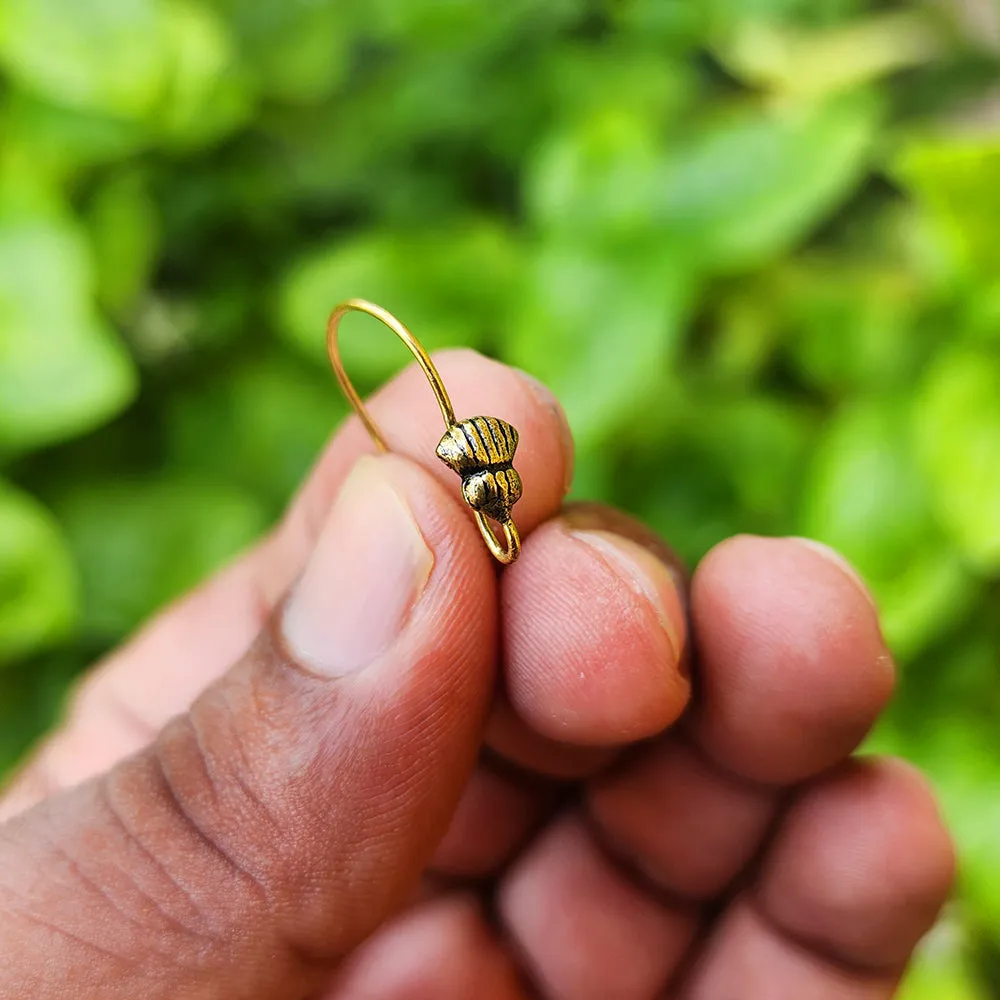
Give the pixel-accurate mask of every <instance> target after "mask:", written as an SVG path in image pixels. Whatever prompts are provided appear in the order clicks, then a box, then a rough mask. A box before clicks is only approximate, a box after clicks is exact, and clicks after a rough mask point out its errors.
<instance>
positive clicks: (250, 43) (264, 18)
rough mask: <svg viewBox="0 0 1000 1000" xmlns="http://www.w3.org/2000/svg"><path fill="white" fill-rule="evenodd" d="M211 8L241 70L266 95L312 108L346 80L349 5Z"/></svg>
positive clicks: (240, 1) (229, 1)
mask: <svg viewBox="0 0 1000 1000" xmlns="http://www.w3.org/2000/svg"><path fill="white" fill-rule="evenodd" d="M216 6H218V7H220V8H222V13H223V16H224V18H225V20H226V23H227V24H229V25H230V26H231V28H232V30H233V32H234V34H235V35H236V38H237V41H238V43H239V47H240V49H241V50H242V52H243V53H244V56H245V59H246V62H247V65H249V66H252V67H253V72H254V76H255V77H256V80H257V83H258V85H259V87H260V89H261V90H262V91H263V92H264V93H265V94H267V96H269V97H272V98H275V99H277V100H279V101H290V102H294V103H302V104H313V103H316V102H319V101H321V100H322V99H323V98H325V97H327V96H329V95H330V94H331V93H332V92H333V91H334V90H335V89H336V88H337V87H338V86H339V85H340V84H341V83H342V82H343V81H344V79H345V78H346V76H347V72H348V70H349V69H350V65H351V54H352V52H351V49H352V44H354V43H355V42H356V34H357V33H356V30H355V26H354V24H353V23H352V21H354V20H357V17H356V16H355V14H356V12H355V10H354V8H353V7H352V5H351V4H345V3H342V2H340V0H310V2H308V3H302V2H298V3H296V2H293V3H246V2H244V0H216ZM362 20H364V19H363V18H362Z"/></svg>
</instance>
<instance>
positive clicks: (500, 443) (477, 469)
mask: <svg viewBox="0 0 1000 1000" xmlns="http://www.w3.org/2000/svg"><path fill="white" fill-rule="evenodd" d="M516 450H517V430H516V428H514V427H512V426H511V425H510V424H508V423H507V421H506V420H501V419H500V418H499V417H470V418H469V419H468V420H460V421H458V422H457V423H454V424H452V425H451V426H450V427H449V428H448V430H447V431H446V432H445V434H444V437H442V438H441V441H440V443H439V444H438V446H437V456H438V458H440V459H441V461H442V462H444V463H445V465H447V466H448V467H449V468H450V469H453V470H454V471H455V472H457V473H458V474H459V475H460V476H461V477H462V496H463V497H464V498H465V502H466V503H467V504H468V505H469V506H470V507H471V508H472V509H473V510H474V511H477V512H479V513H482V514H486V515H487V516H489V517H492V518H493V520H495V521H499V522H500V523H501V524H505V523H506V522H508V521H509V520H510V512H511V508H512V507H513V506H514V504H516V503H517V501H518V500H520V499H521V477H520V476H519V475H518V474H517V470H516V469H515V468H514V466H513V464H512V463H513V461H514V452H515V451H516Z"/></svg>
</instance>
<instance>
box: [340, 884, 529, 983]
mask: <svg viewBox="0 0 1000 1000" xmlns="http://www.w3.org/2000/svg"><path fill="white" fill-rule="evenodd" d="M376 997H377V998H378V1000H469V998H470V997H475V998H476V1000H524V998H525V994H524V991H523V990H522V988H521V985H520V982H519V976H518V972H517V969H516V966H515V965H514V963H513V962H512V961H511V958H510V956H509V955H508V954H507V953H506V951H505V950H504V948H503V947H502V946H501V944H500V942H499V941H498V940H497V939H496V937H495V935H494V934H493V933H492V932H491V931H490V929H489V928H488V927H487V925H486V922H485V920H484V919H483V914H482V912H481V909H480V907H479V905H478V904H477V903H476V901H475V900H474V899H473V898H472V897H470V896H446V897H444V898H440V899H436V900H434V901H432V902H429V903H425V904H423V905H422V906H418V907H416V908H415V909H413V910H409V911H407V912H406V913H405V914H403V915H402V916H400V917H398V918H397V919H396V920H394V921H393V922H392V923H391V924H390V925H389V926H388V927H385V928H383V929H382V930H381V931H380V932H379V933H378V935H377V936H376V937H374V938H373V939H372V940H371V941H370V942H368V943H367V944H365V945H363V946H362V947H361V948H360V949H359V950H358V952H357V954H355V955H352V956H351V958H350V960H349V961H348V962H347V963H346V964H345V968H344V969H343V970H342V971H341V973H340V974H339V975H338V976H337V979H336V981H335V983H333V984H332V985H331V986H330V987H329V989H328V990H326V991H325V992H324V993H323V994H322V1000H374V998H376Z"/></svg>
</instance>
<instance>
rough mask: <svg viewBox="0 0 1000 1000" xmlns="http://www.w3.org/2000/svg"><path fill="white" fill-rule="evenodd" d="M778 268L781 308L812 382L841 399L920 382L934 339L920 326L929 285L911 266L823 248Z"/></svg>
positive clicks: (801, 368) (790, 342) (790, 347)
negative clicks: (827, 252)
mask: <svg viewBox="0 0 1000 1000" xmlns="http://www.w3.org/2000/svg"><path fill="white" fill-rule="evenodd" d="M772 273H773V285H772V290H773V292H774V294H775V296H776V298H777V301H776V302H774V304H773V309H774V311H775V312H777V313H778V315H779V316H781V318H782V319H784V320H785V322H786V323H787V326H788V329H787V351H788V354H789V355H790V357H791V360H792V361H793V363H794V364H795V366H796V369H797V371H798V373H799V374H800V376H801V377H802V379H803V380H804V381H805V382H807V383H808V384H811V385H814V386H816V387H817V388H820V389H822V390H824V391H826V392H828V393H830V394H831V395H833V396H834V397H835V398H836V397H840V396H842V395H844V394H847V393H851V392H859V391H861V392H866V391H873V392H879V391H881V392H884V391H885V390H886V389H887V388H888V387H890V386H896V387H899V388H906V387H908V386H909V385H911V384H912V380H913V378H914V377H915V375H916V374H917V372H918V371H919V367H920V364H921V362H922V361H923V355H924V352H925V350H926V345H925V344H924V340H925V339H927V338H924V337H921V336H920V331H919V328H918V327H917V323H918V319H919V315H920V310H921V308H922V307H924V306H925V301H924V296H923V294H922V291H923V290H922V287H921V284H920V282H919V281H918V279H917V277H916V276H915V275H914V274H912V273H911V272H910V271H909V270H908V269H904V268H902V267H898V266H897V267H890V266H886V264H884V263H882V261H864V260H859V261H857V262H854V261H850V262H848V263H845V262H844V261H843V259H842V258H840V257H839V256H838V257H834V256H833V255H824V256H820V255H816V256H813V257H808V258H806V259H798V260H795V261H792V262H789V263H788V264H785V265H782V266H780V267H779V269H777V270H776V272H772Z"/></svg>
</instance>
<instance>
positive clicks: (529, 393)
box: [0, 351, 572, 817]
mask: <svg viewBox="0 0 1000 1000" xmlns="http://www.w3.org/2000/svg"><path fill="white" fill-rule="evenodd" d="M436 362H437V364H438V367H439V370H440V372H441V375H442V378H443V379H444V382H445V384H446V385H447V386H448V387H449V391H450V392H451V393H452V398H453V401H454V403H455V406H456V407H457V408H458V410H459V412H468V413H471V414H476V413H480V412H485V413H489V414H492V415H496V416H500V417H503V418H504V419H506V420H509V421H510V423H512V424H513V425H514V426H516V427H517V428H518V429H519V431H520V435H521V436H520V443H519V446H518V451H517V456H516V459H515V462H516V466H517V468H518V470H519V472H520V474H521V477H522V480H523V483H524V496H523V498H522V500H521V501H520V502H519V503H518V505H517V507H516V509H515V514H516V519H517V522H518V524H519V526H520V528H521V531H522V533H523V534H525V535H527V534H529V533H530V532H531V530H532V528H533V527H535V526H536V525H537V524H538V523H540V521H541V520H543V519H544V518H545V517H548V516H550V515H551V514H553V513H555V511H556V510H558V507H559V504H560V503H561V500H562V497H563V493H564V491H565V487H566V483H567V480H568V477H569V476H570V475H571V471H572V441H571V439H570V436H569V431H568V428H567V425H566V422H565V417H564V416H563V414H562V411H561V410H560V408H559V405H558V403H557V402H556V401H555V399H554V397H553V396H552V395H551V394H550V393H549V392H548V390H546V389H545V388H544V387H543V386H541V384H540V383H538V382H535V381H534V380H533V379H531V378H529V377H528V376H526V375H524V374H523V373H520V372H517V371H515V370H513V369H510V368H507V367H506V366H504V365H501V364H498V363H497V362H494V361H490V360H488V359H487V358H484V357H482V356H480V355H478V354H476V353H474V352H472V351H447V352H444V353H442V354H440V355H437V356H436ZM331 391H334V389H333V386H332V385H331ZM371 409H372V412H373V414H374V415H375V417H376V419H377V420H378V421H379V423H380V425H381V426H382V427H383V428H384V429H385V431H386V434H387V436H388V437H389V440H390V444H391V446H392V448H393V449H394V450H395V451H398V452H399V453H401V454H403V455H407V456H410V457H411V458H412V459H413V460H414V461H416V462H418V463H419V464H421V465H423V466H424V467H425V468H426V469H428V470H429V471H430V472H431V473H432V474H433V475H434V477H435V478H436V479H437V480H438V481H439V482H440V483H441V484H442V486H443V487H444V488H445V489H446V490H447V492H448V493H449V495H451V496H458V492H457V491H458V488H459V481H458V478H457V477H456V476H455V475H454V474H453V473H452V472H451V471H450V470H449V469H447V468H446V467H445V466H444V465H443V464H442V463H441V462H440V461H439V460H438V459H437V457H436V455H435V454H434V449H435V446H436V444H437V440H438V439H439V438H440V436H441V432H442V430H443V428H442V424H441V415H440V413H439V412H438V410H437V408H436V404H435V402H434V396H433V394H432V393H431V392H430V391H429V390H428V388H427V384H426V381H425V380H424V377H423V375H422V373H421V372H420V371H419V369H417V368H416V366H411V367H410V368H408V369H407V370H406V371H404V372H403V373H402V374H401V375H400V376H398V377H397V378H396V379H394V380H393V381H392V382H390V383H389V384H388V385H386V386H385V387H384V388H383V389H382V390H381V391H380V392H378V393H376V395H375V397H374V399H373V400H372V401H371ZM372 450H373V445H372V442H371V440H370V439H369V438H368V436H367V435H366V434H365V432H364V430H363V428H362V427H361V424H360V422H359V421H358V420H357V419H356V418H355V419H352V420H350V421H348V422H347V423H346V424H345V425H344V427H343V428H342V429H341V430H340V431H339V433H338V434H337V436H336V437H335V438H334V440H333V441H332V443H331V444H330V446H329V448H328V449H327V450H326V451H325V452H324V454H323V456H322V457H321V458H320V460H319V462H318V464H317V466H316V468H315V469H314V470H313V472H312V474H311V475H310V477H309V479H308V481H307V482H306V484H305V486H304V487H303V489H302V491H301V492H300V494H299V496H298V497H297V498H296V500H295V501H294V502H293V503H292V505H291V506H290V508H289V511H288V514H287V515H286V517H285V519H284V521H283V522H282V524H281V525H280V526H279V527H278V528H277V530H276V531H275V532H274V533H273V534H272V535H271V536H269V537H268V538H267V539H265V540H264V541H263V542H262V543H261V544H260V545H259V546H257V547H256V548H255V549H254V550H253V551H252V552H250V553H249V554H248V555H246V556H244V557H243V558H241V559H239V560H237V561H236V562H235V563H234V564H233V565H231V566H230V567H228V568H227V569H225V570H223V571H222V572H221V573H220V574H219V575H218V576H217V577H216V578H215V579H213V580H212V581H210V582H209V583H207V584H206V585H204V586H203V587H201V588H199V589H198V590H197V591H196V592H194V593H193V594H191V595H189V596H188V597H187V598H185V599H184V600H182V601H180V602H179V603H178V604H176V605H175V606H174V607H173V608H171V609H169V610H168V611H167V612H165V613H164V614H163V615H161V616H160V617H159V618H157V619H155V620H154V621H153V622H152V623H151V624H150V625H149V626H147V627H146V628H145V629H143V630H142V632H141V633H140V634H139V635H138V636H137V637H136V638H135V639H133V640H132V641H131V642H130V643H129V644H128V645H127V646H125V647H124V648H123V649H121V650H120V651H119V652H118V653H117V654H116V655H114V656H113V657H112V658H111V659H110V660H109V661H108V662H107V663H105V664H104V665H103V666H102V667H101V668H100V669H98V670H97V671H95V672H94V673H93V674H92V675H91V676H90V677H89V678H88V679H87V680H85V681H84V683H83V684H82V686H81V687H80V689H79V691H78V692H77V694H76V695H75V697H74V698H73V701H72V704H71V707H70V711H69V713H68V715H67V718H66V721H65V723H64V724H63V726H62V727H61V729H60V731H59V732H58V733H56V734H55V735H54V736H53V737H52V738H51V740H50V741H49V742H48V743H47V744H46V745H45V746H44V747H43V748H42V750H41V751H40V753H39V754H38V755H37V756H36V759H35V761H34V762H33V763H32V764H31V765H30V766H29V767H28V769H27V770H26V771H25V773H24V775H23V777H22V779H21V780H20V781H19V782H18V784H17V786H16V787H15V788H14V789H13V790H12V793H11V795H10V797H9V798H8V799H7V800H6V801H5V802H0V817H2V816H4V815H13V814H14V813H15V812H18V811H20V810H21V809H24V808H26V807H27V806H28V805H30V804H31V803H32V802H35V801H38V800H39V799H40V798H42V797H43V796H44V795H45V794H47V793H48V792H49V791H51V790H53V789H56V788H60V787H65V786H68V785H72V784H75V783H76V782H78V781H81V780H83V779H85V778H86V777H89V776H90V775H93V774H96V773H98V772H99V771H101V770H104V769H105V768H107V767H110V766H111V765H112V764H113V763H114V762H115V761H117V760H119V759H121V758H122V757H124V756H126V755H127V754H129V753H131V752H133V751H134V750H136V749H139V748H140V747H142V746H145V745H146V744H148V743H149V742H150V741H151V740H152V739H153V738H154V736H155V735H156V733H157V731H158V730H159V728H160V727H161V726H162V725H163V724H164V723H165V722H166V721H167V719H169V718H171V717H172V716H173V715H175V714H177V713H178V712H182V711H184V710H185V709H186V708H187V707H188V705H190V703H191V702H192V701H193V699H194V698H195V697H196V696H197V695H198V694H199V693H200V691H201V690H202V689H203V688H204V687H205V686H206V684H208V683H209V682H210V681H211V680H213V679H214V678H216V677H218V676H219V675H220V674H221V673H222V672H223V671H224V670H225V669H227V668H228V666H229V665H230V664H231V663H232V662H233V661H234V660H235V659H236V658H237V657H239V656H241V655H242V654H243V652H244V651H245V649H246V647H247V646H248V645H249V643H250V642H251V641H252V640H253V638H254V636H255V635H256V634H257V632H258V631H259V630H260V628H261V627H262V625H263V623H264V622H265V621H266V620H267V618H268V616H269V615H270V613H271V611H272V610H273V609H274V607H275V605H276V604H277V602H278V601H279V600H280V598H281V596H282V595H283V594H284V592H285V591H286V589H287V588H288V587H289V586H290V585H291V583H292V581H293V580H294V579H295V577H296V576H297V575H298V574H299V572H300V571H301V569H302V566H303V565H304V563H305V560H306V558H307V555H308V553H309V551H310V549H311V546H312V543H313V541H314V540H315V537H316V534H317V532H318V530H319V526H320V525H321V524H322V523H323V521H324V518H325V515H326V512H327V511H328V510H329V507H330V504H331V503H332V500H333V498H334V496H335V495H336V493H337V491H338V490H339V488H340V486H341V484H342V483H343V481H344V479H345V477H346V475H347V473H348V471H349V470H350V468H351V467H352V466H353V465H354V463H355V461H356V460H357V458H358V457H359V456H360V455H362V454H365V453H368V452H371V451H372ZM462 508H463V511H465V507H464V504H463V505H462Z"/></svg>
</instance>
